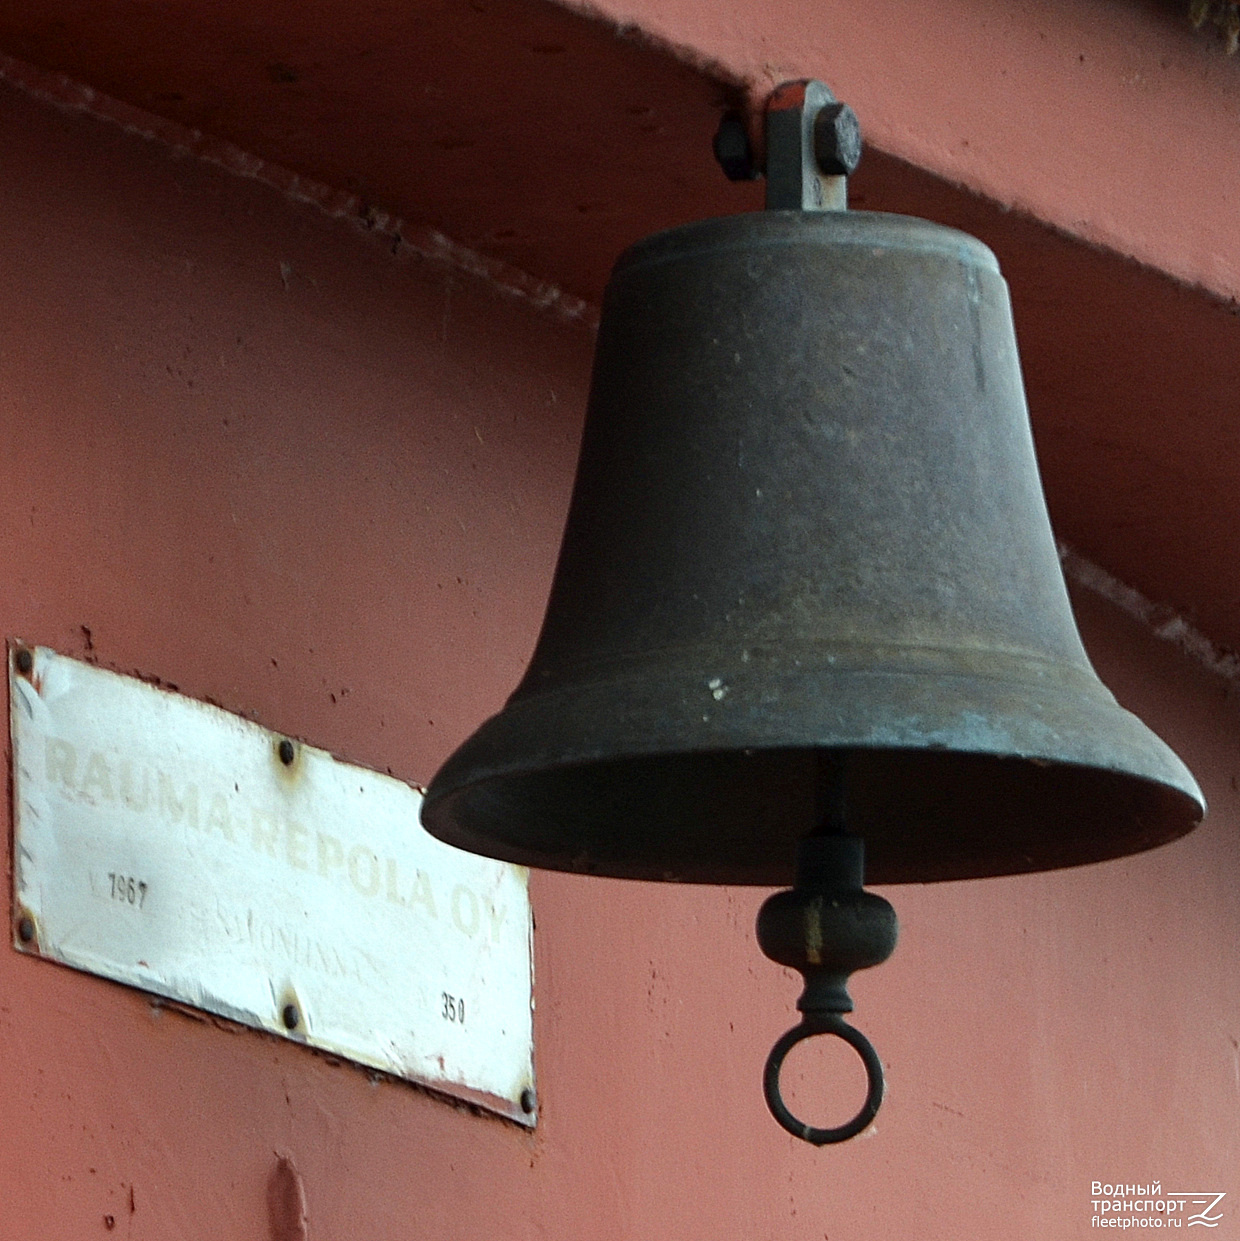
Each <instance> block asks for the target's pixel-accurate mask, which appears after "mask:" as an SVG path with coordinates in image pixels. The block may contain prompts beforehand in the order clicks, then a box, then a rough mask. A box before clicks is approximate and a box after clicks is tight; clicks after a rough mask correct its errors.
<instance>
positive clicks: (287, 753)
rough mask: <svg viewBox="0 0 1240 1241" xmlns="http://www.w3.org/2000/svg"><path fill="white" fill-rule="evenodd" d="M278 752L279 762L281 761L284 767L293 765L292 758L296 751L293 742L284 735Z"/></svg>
mask: <svg viewBox="0 0 1240 1241" xmlns="http://www.w3.org/2000/svg"><path fill="white" fill-rule="evenodd" d="M278 752H279V755H280V762H282V763H283V764H284V765H285V767H291V766H292V765H293V759H294V758H295V757H296V754H297V751H296V750H295V749H294V748H293V743H292V742H291V741H290V740H289V739H288V738H287V737H285V738H284V740H283V741H281V742H280V748H279V751H278Z"/></svg>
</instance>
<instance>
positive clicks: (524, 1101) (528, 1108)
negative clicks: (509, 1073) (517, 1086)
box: [521, 1086, 535, 1116]
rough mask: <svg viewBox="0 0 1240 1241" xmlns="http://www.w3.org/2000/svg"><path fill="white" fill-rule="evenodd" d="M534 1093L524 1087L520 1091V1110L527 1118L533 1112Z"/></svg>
mask: <svg viewBox="0 0 1240 1241" xmlns="http://www.w3.org/2000/svg"><path fill="white" fill-rule="evenodd" d="M534 1103H535V1099H534V1092H533V1091H532V1090H531V1089H530V1088H529V1087H528V1086H526V1088H525V1089H524V1090H523V1091H521V1110H522V1111H523V1112H524V1113H525V1114H526V1115H527V1116H528V1115H529V1114H530V1113H531V1112H532V1111H533V1110H534Z"/></svg>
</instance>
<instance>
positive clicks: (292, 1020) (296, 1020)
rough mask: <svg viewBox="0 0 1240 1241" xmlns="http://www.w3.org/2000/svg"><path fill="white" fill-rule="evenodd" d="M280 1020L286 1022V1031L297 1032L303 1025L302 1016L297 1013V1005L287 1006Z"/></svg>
mask: <svg viewBox="0 0 1240 1241" xmlns="http://www.w3.org/2000/svg"><path fill="white" fill-rule="evenodd" d="M280 1020H281V1021H283V1022H284V1028H285V1029H286V1030H296V1029H297V1027H298V1025H300V1024H301V1014H300V1013H299V1012H298V1011H297V1005H296V1004H286V1005H285V1006H284V1011H283V1012H281V1014H280Z"/></svg>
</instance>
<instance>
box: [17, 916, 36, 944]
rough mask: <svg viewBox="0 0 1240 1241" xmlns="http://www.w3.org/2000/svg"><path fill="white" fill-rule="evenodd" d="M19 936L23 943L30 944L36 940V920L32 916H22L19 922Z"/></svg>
mask: <svg viewBox="0 0 1240 1241" xmlns="http://www.w3.org/2000/svg"><path fill="white" fill-rule="evenodd" d="M17 938H18V939H20V940H21V941H22V943H23V944H29V943H32V942H33V941H34V922H33V921H32V920H31V919H30V918H21V919H19V920H18V923H17Z"/></svg>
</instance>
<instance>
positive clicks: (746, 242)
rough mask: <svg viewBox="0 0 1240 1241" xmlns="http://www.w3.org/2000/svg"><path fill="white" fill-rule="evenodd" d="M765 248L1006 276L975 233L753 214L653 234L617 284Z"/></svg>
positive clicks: (623, 267) (857, 215) (910, 221)
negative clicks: (917, 257)
mask: <svg viewBox="0 0 1240 1241" xmlns="http://www.w3.org/2000/svg"><path fill="white" fill-rule="evenodd" d="M755 244H759V245H768V246H769V245H781V244H782V245H821V246H832V247H838V246H856V247H858V248H864V249H871V248H878V249H882V250H895V251H915V252H918V253H923V254H924V253H926V252H937V253H939V254H940V255H942V256H943V257H944V258H949V259H955V260H956V261H958V262H965V263H968V264H970V265H972V266H975V267H982V268H985V269H987V270H989V271H992V272H993V273H994V274H995V275H1000V269H999V260H998V258H997V257H996V256H995V253H994V251H993V250H992V249H991V248H990V247H989V246H988V245H986V243H985V242H984V241H980V240H979V239H978V238H976V237H974V236H973V235H972V234H971V233H966V232H963V231H962V230H960V229H957V228H951V227H950V226H948V225H946V224H936V223H935V222H934V221H933V220H924V219H922V218H921V217H920V216H914V215H901V214H899V213H897V212H894V211H791V210H777V211H750V212H743V213H740V214H737V215H723V216H709V217H707V218H706V219H703V220H694V221H692V222H690V223H688V224H679V225H676V226H675V227H674V228H668V229H663V230H661V231H660V232H657V233H651V234H649V235H648V236H646V237H643V238H641V239H640V240H639V241H635V242H633V244H632V245H630V246H629V247H628V248H627V249H626V250H624V251H623V252H622V253H621V255H620V257H619V258H618V259H617V260H616V263H615V266H614V267H613V268H612V271H611V281H616V280H618V279H621V278H623V277H624V276H626V275H627V274H629V273H631V272H632V271H633V270H635V269H637V268H648V267H652V266H658V265H661V264H663V263H666V262H675V261H678V260H683V259H687V258H690V257H694V256H696V255H699V254H702V253H704V252H705V253H709V252H712V251H724V250H730V249H734V248H740V247H752V246H754V245H755Z"/></svg>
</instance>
